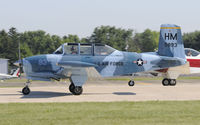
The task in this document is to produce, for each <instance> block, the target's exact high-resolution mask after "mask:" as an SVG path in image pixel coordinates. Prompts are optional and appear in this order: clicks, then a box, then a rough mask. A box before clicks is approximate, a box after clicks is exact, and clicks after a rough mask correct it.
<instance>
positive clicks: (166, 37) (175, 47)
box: [158, 24, 185, 59]
mask: <svg viewBox="0 0 200 125" xmlns="http://www.w3.org/2000/svg"><path fill="white" fill-rule="evenodd" d="M158 54H159V55H160V56H168V57H178V58H182V59H185V52H184V46H183V40H182V34H181V27H179V26H177V25H174V24H162V25H161V28H160V38H159V46H158Z"/></svg>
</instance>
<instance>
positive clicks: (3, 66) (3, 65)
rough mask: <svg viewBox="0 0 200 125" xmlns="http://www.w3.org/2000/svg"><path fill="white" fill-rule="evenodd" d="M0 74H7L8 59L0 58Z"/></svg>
mask: <svg viewBox="0 0 200 125" xmlns="http://www.w3.org/2000/svg"><path fill="white" fill-rule="evenodd" d="M0 73H3V74H8V59H2V58H0Z"/></svg>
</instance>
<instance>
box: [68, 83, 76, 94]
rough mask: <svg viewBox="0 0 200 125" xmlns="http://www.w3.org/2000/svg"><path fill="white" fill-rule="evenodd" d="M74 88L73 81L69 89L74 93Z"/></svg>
mask: <svg viewBox="0 0 200 125" xmlns="http://www.w3.org/2000/svg"><path fill="white" fill-rule="evenodd" d="M74 88H75V86H74V84H73V83H71V84H70V85H69V91H70V92H71V93H72V94H73V92H74Z"/></svg>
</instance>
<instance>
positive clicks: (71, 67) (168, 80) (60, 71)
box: [22, 24, 187, 95]
mask: <svg viewBox="0 0 200 125" xmlns="http://www.w3.org/2000/svg"><path fill="white" fill-rule="evenodd" d="M186 62H187V60H186V58H185V52H184V46H183V42H182V35H181V28H180V27H179V26H177V25H173V24H163V25H161V29H160V39H159V48H158V52H148V53H136V52H123V51H119V50H116V49H114V48H112V47H110V46H107V45H102V44H95V43H88V44H85V43H65V44H63V45H61V46H60V47H59V48H58V49H57V50H56V51H55V52H54V53H53V54H45V55H37V56H31V57H27V58H24V59H23V61H22V64H23V69H24V72H25V73H26V78H27V79H28V81H27V83H26V86H25V87H24V88H23V90H22V92H23V94H24V95H27V94H29V93H30V89H29V83H30V80H41V81H50V80H52V79H53V80H60V79H62V78H69V80H70V82H71V84H70V86H69V90H70V92H71V93H72V94H74V95H80V94H82V91H83V88H82V86H83V84H84V83H85V82H86V80H87V78H88V74H87V72H86V69H88V68H89V69H91V68H92V69H95V70H96V71H97V72H98V73H99V74H100V75H101V76H102V77H111V76H122V75H127V74H134V73H137V72H151V71H153V72H154V71H155V72H161V71H162V70H164V71H165V72H164V73H165V74H166V75H165V77H164V79H163V81H162V83H163V85H175V84H176V78H177V77H178V76H177V75H173V74H178V73H179V72H181V71H179V70H178V71H176V70H170V68H175V67H180V66H183V65H185V64H186ZM179 69H180V68H179ZM168 71H169V72H168ZM174 72H175V73H174ZM177 72H178V73H177ZM170 74H172V75H170ZM128 84H129V85H130V86H133V85H134V81H133V80H130V81H129V83H128Z"/></svg>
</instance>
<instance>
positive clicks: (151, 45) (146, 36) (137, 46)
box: [129, 29, 159, 52]
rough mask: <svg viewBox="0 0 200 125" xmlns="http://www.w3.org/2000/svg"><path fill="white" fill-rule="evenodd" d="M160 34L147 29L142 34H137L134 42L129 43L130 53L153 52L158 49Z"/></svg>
mask: <svg viewBox="0 0 200 125" xmlns="http://www.w3.org/2000/svg"><path fill="white" fill-rule="evenodd" d="M158 38H159V33H158V32H156V31H151V30H150V29H146V30H145V31H144V32H142V33H136V34H135V36H134V38H133V40H132V41H131V42H129V51H135V52H152V51H155V50H156V49H157V48H158Z"/></svg>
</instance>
